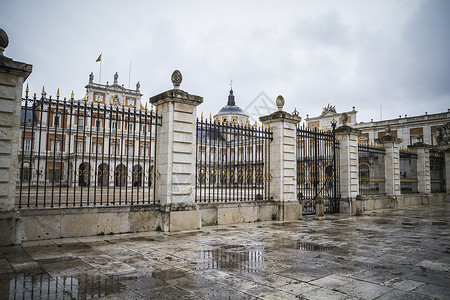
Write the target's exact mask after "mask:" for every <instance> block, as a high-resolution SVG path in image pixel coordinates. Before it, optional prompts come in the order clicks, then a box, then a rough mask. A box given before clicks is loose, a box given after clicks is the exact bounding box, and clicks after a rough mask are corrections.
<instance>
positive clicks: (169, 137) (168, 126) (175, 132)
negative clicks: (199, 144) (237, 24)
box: [150, 70, 203, 231]
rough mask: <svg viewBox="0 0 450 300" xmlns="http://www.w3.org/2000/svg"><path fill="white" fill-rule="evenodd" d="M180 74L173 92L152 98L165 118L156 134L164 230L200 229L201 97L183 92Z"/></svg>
mask: <svg viewBox="0 0 450 300" xmlns="http://www.w3.org/2000/svg"><path fill="white" fill-rule="evenodd" d="M181 78H182V77H181V73H180V72H179V71H178V70H177V71H175V72H174V73H173V74H172V82H173V84H174V88H173V89H172V90H169V91H166V92H164V93H161V94H159V95H156V96H154V97H151V98H150V103H152V104H154V105H155V106H156V108H157V110H158V113H159V114H160V115H161V116H162V126H161V127H159V128H158V134H157V150H156V151H157V152H156V153H157V158H156V172H157V174H158V175H157V177H158V178H157V181H156V184H157V187H156V198H155V199H156V201H159V202H160V204H161V207H162V211H163V215H164V217H163V222H162V223H163V226H162V227H163V228H162V229H163V230H164V231H173V230H189V229H197V228H199V226H200V225H199V224H201V222H200V221H199V220H200V215H199V212H198V209H197V207H196V205H195V163H196V162H195V154H196V149H195V147H196V146H195V145H196V144H195V143H196V129H197V124H196V120H197V117H196V115H197V106H198V105H199V104H201V103H202V102H203V98H202V97H200V96H195V95H190V94H188V93H187V92H185V91H183V90H180V89H179V85H180V83H181Z"/></svg>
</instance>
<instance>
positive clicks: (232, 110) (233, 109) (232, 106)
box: [214, 90, 248, 117]
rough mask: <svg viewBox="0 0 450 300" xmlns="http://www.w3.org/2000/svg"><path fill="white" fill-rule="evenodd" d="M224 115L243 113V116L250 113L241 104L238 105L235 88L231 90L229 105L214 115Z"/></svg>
mask: <svg viewBox="0 0 450 300" xmlns="http://www.w3.org/2000/svg"><path fill="white" fill-rule="evenodd" d="M224 115H241V116H245V117H248V115H247V114H246V113H245V112H244V111H243V110H242V108H240V107H239V106H237V105H236V103H235V101H234V95H233V90H230V94H229V95H228V103H227V105H225V106H224V107H222V108H221V109H220V110H219V112H218V113H217V114H216V115H215V116H214V117H218V116H224Z"/></svg>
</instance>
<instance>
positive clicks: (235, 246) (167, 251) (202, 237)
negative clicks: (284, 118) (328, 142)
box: [0, 204, 450, 300]
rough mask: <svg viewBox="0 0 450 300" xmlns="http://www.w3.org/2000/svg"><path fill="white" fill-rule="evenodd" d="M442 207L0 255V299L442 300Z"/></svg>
mask: <svg viewBox="0 0 450 300" xmlns="http://www.w3.org/2000/svg"><path fill="white" fill-rule="evenodd" d="M449 216H450V204H445V205H442V206H417V207H410V208H407V209H404V210H381V211H373V212H369V213H368V214H367V215H365V216H349V215H343V214H334V215H327V216H326V218H325V220H314V219H313V218H310V217H305V218H303V219H302V220H299V221H290V222H278V221H270V222H256V223H245V224H233V225H220V226H211V227H204V228H202V229H201V230H194V231H189V232H178V233H164V232H148V233H136V234H133V233H127V234H115V235H106V236H92V237H80V238H67V239H54V240H47V241H27V242H25V243H23V245H21V246H9V247H2V248H0V299H8V298H11V299H21V298H24V299H34V298H35V299H89V298H97V297H100V298H101V297H105V298H107V299H410V300H412V299H450V228H449V224H450V217H449Z"/></svg>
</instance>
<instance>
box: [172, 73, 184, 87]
mask: <svg viewBox="0 0 450 300" xmlns="http://www.w3.org/2000/svg"><path fill="white" fill-rule="evenodd" d="M181 81H183V75H181V72H180V71H178V70H175V71H173V73H172V83H173V87H175V88H177V87H179V86H180V84H181Z"/></svg>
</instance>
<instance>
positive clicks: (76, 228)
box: [20, 205, 162, 241]
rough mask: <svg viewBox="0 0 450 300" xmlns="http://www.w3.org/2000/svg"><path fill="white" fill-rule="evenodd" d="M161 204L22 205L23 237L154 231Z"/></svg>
mask: <svg viewBox="0 0 450 300" xmlns="http://www.w3.org/2000/svg"><path fill="white" fill-rule="evenodd" d="M159 210H160V209H159V206H158V205H154V206H153V205H151V206H124V207H78V208H41V209H36V208H30V209H21V210H20V215H21V217H22V219H23V230H22V232H21V236H22V241H26V240H29V241H31V240H44V239H55V238H60V237H78V236H94V235H104V234H105V235H107V234H114V233H126V232H142V231H152V230H155V229H157V228H158V226H160V228H161V223H162V222H161V221H162V218H161V215H162V214H161V212H160V211H159Z"/></svg>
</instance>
